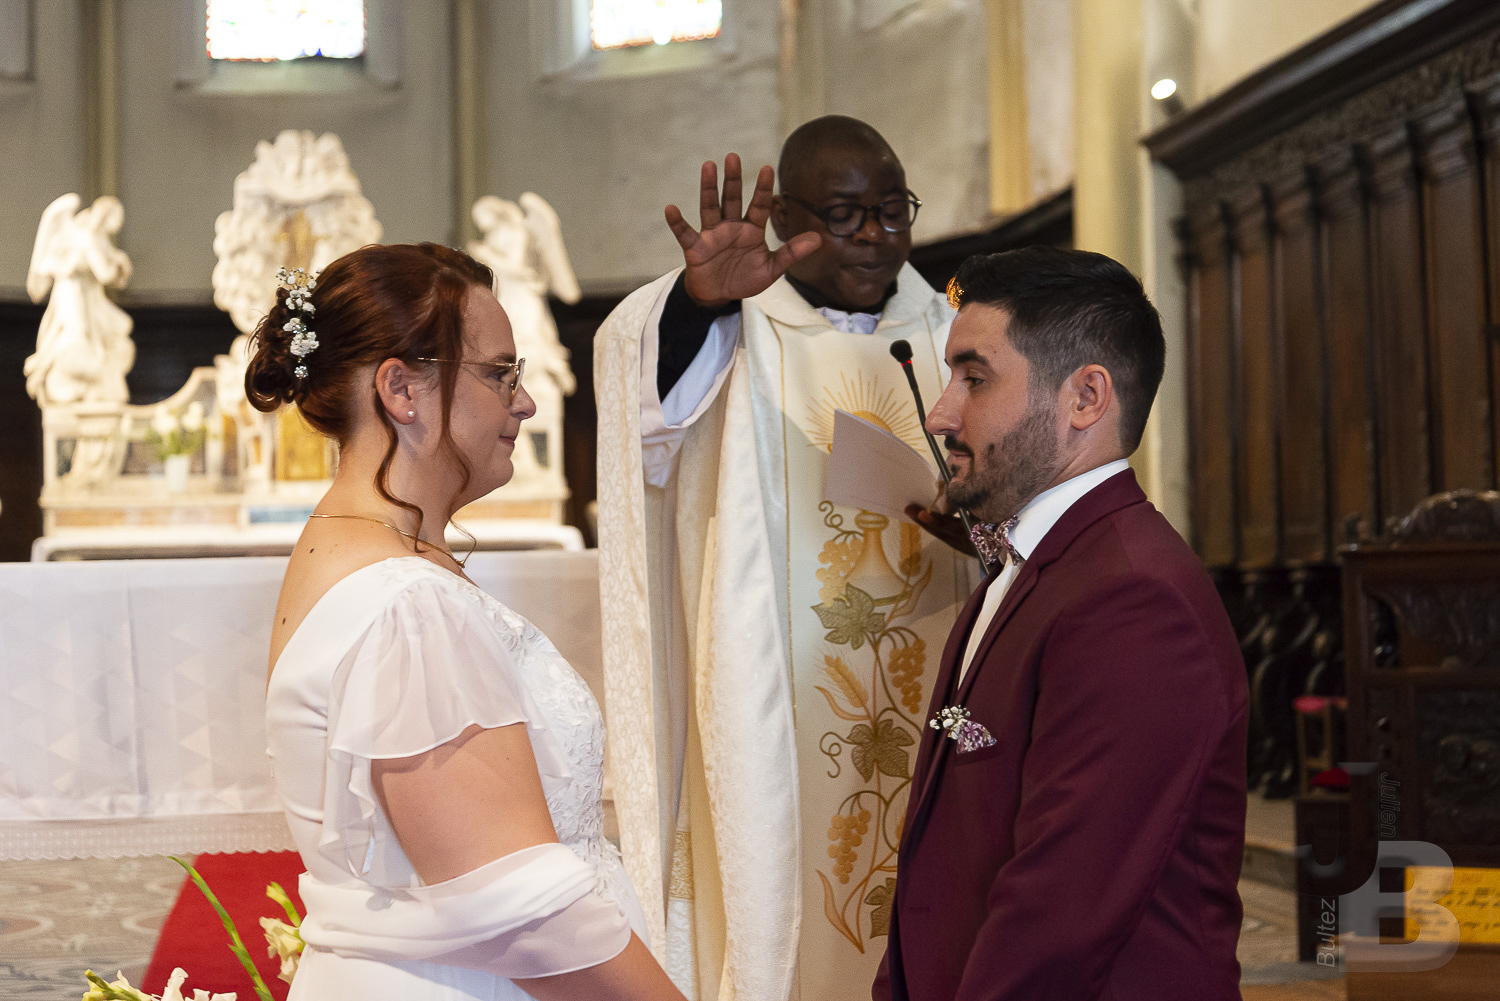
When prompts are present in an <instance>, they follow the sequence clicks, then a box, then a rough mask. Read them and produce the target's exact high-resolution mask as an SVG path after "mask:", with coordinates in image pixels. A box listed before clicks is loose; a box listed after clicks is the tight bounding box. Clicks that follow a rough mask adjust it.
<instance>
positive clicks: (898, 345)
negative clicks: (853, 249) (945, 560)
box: [891, 340, 994, 577]
mask: <svg viewBox="0 0 1500 1001" xmlns="http://www.w3.org/2000/svg"><path fill="white" fill-rule="evenodd" d="M891 357H892V358H894V359H896V361H898V362H900V363H901V370H902V371H903V372H905V373H906V383H907V385H909V386H910V387H911V397H912V399H913V400H914V401H915V402H916V404H917V423H919V424H921V425H922V434H923V435H924V436H925V437H926V438H927V447H928V448H930V449H932V457H933V458H934V459H936V460H937V467H938V472H940V473H942V474H943V485H944V486H947V485H948V484H951V483H952V482H953V473H952V471H951V470H949V469H948V461H947V460H946V459H944V458H943V450H942V449H940V448H938V443H937V439H936V438H934V437H933V436H932V432H931V431H929V430H927V410H926V408H925V407H923V406H922V390H921V389H919V388H918V387H917V374H916V373H915V372H913V371H912V367H911V344H910V343H908V342H907V341H905V340H895V341H891ZM956 510H957V511H958V519H959V521H961V522H963V525H964V531H965V532H968V533H970V534H972V533H973V531H974V522H973V519H971V518H970V517H969V512H968V511H966V510H964V509H963V508H957V509H956ZM979 565H980V566H981V567H983V568H984V575H985V576H986V577H988V576H990V574H992V573H994V570H993V568H991V567H990V564H989V561H988V560H986V559H985V558H984V555H983V554H980V556H979Z"/></svg>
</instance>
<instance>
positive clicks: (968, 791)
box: [873, 471, 1247, 1001]
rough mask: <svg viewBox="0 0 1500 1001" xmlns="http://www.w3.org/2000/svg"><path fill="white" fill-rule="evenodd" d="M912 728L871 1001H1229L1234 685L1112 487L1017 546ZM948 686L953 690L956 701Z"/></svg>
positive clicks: (1159, 531) (1242, 691) (1144, 510)
mask: <svg viewBox="0 0 1500 1001" xmlns="http://www.w3.org/2000/svg"><path fill="white" fill-rule="evenodd" d="M984 590H985V589H984V588H983V587H981V588H980V589H979V591H977V592H976V593H975V594H974V596H973V597H972V598H971V599H970V600H969V603H968V605H967V606H966V607H965V608H964V610H963V612H962V614H961V615H960V616H959V620H958V622H957V624H956V625H955V626H954V629H953V632H952V634H951V635H950V636H949V639H948V644H947V648H946V649H945V650H944V652H943V659H942V663H941V666H940V669H939V674H938V677H937V686H936V689H935V690H934V693H933V702H932V707H931V711H930V712H929V713H928V718H929V719H930V718H932V717H933V716H934V715H936V713H937V711H938V710H939V709H940V708H942V707H944V706H950V705H954V706H956V705H962V706H965V707H967V708H968V709H969V711H970V718H971V719H972V721H973V722H975V723H979V724H981V725H983V726H984V727H986V728H987V729H988V730H989V732H990V734H991V735H992V736H993V737H994V739H995V741H996V743H995V744H994V746H992V747H985V748H983V749H980V750H974V751H968V752H965V753H958V747H957V744H956V742H955V741H953V740H949V739H946V738H945V737H943V736H941V735H940V734H939V732H938V731H935V730H932V729H931V728H926V729H924V739H923V740H922V743H921V747H920V749H919V751H918V754H917V764H916V771H915V774H914V775H913V777H912V793H911V799H910V801H909V804H908V806H907V812H906V821H905V825H904V833H903V836H902V839H901V847H900V853H899V861H898V865H897V879H896V896H895V902H894V905H893V910H892V914H891V920H890V936H889V938H888V940H887V951H886V957H885V960H884V961H883V962H882V964H881V968H880V974H879V976H878V978H877V979H876V982H875V987H874V992H873V993H874V997H875V999H876V1001H888V999H897V1001H900V999H908V998H909V999H912V1001H951V999H962V1001H977V999H986V1001H1002V999H1003V1001H1023V999H1024V1001H1039V999H1044V998H1046V999H1066V1001H1087V999H1093V998H1107V999H1111V1001H1177V999H1181V1001H1220V999H1227V998H1234V999H1238V998H1239V996H1240V995H1239V964H1238V962H1236V960H1235V944H1236V942H1237V940H1238V938H1239V931H1240V922H1241V907H1240V899H1239V894H1238V891H1237V883H1238V879H1239V872H1240V862H1241V857H1242V853H1243V849H1244V826H1245V739H1246V737H1245V726H1246V707H1247V696H1246V682H1245V668H1244V663H1243V661H1242V660H1241V657H1240V653H1239V649H1238V646H1237V644H1236V642H1235V637H1234V634H1233V631H1232V630H1231V628H1230V625H1229V622H1228V619H1227V617H1226V615H1225V612H1224V608H1223V606H1222V604H1221V603H1220V601H1219V599H1218V596H1217V595H1216V594H1215V592H1214V588H1213V585H1212V584H1211V583H1210V581H1209V579H1208V576H1207V574H1206V573H1204V570H1203V567H1202V565H1201V564H1200V563H1199V561H1198V559H1197V557H1195V556H1194V555H1193V553H1192V551H1191V550H1190V549H1189V548H1188V547H1187V546H1186V545H1185V544H1184V543H1183V541H1182V539H1181V537H1179V536H1178V535H1177V533H1176V532H1175V531H1174V530H1173V529H1172V527H1171V526H1170V525H1169V524H1168V523H1167V521H1166V519H1165V518H1163V517H1162V516H1161V514H1160V513H1158V512H1157V511H1156V509H1155V508H1153V507H1152V506H1151V505H1150V504H1149V503H1148V502H1147V501H1146V497H1145V494H1143V493H1142V492H1141V489H1140V487H1139V486H1137V484H1136V480H1135V475H1134V473H1132V472H1129V471H1126V472H1122V473H1120V474H1118V475H1116V476H1113V477H1111V478H1110V479H1108V480H1106V481H1105V482H1104V483H1102V484H1100V485H1099V486H1098V487H1096V488H1095V489H1094V490H1092V491H1090V492H1089V493H1087V494H1085V495H1084V496H1083V497H1081V498H1080V499H1079V500H1078V501H1077V502H1076V503H1074V504H1073V506H1072V507H1070V508H1069V509H1068V510H1067V512H1066V513H1065V514H1063V516H1062V517H1061V518H1060V519H1059V520H1058V522H1057V523H1056V524H1055V525H1054V526H1053V527H1052V529H1051V530H1050V531H1049V532H1048V533H1047V534H1046V536H1044V537H1043V538H1042V540H1041V541H1040V542H1039V543H1038V545H1037V547H1036V549H1035V550H1034V551H1033V553H1032V554H1031V557H1030V559H1028V560H1027V561H1026V562H1025V563H1024V564H1023V565H1022V567H1021V569H1020V571H1019V573H1018V574H1017V575H1016V577H1015V580H1014V582H1013V583H1012V585H1011V588H1010V590H1009V591H1008V592H1007V593H1006V595H1005V597H1004V600H1003V601H1002V602H1001V604H1000V607H999V609H998V611H997V612H996V614H995V617H994V619H993V620H992V621H991V623H990V625H989V628H988V629H987V630H986V632H985V635H984V638H983V640H982V641H981V643H980V646H979V647H978V648H977V650H976V651H975V655H974V659H973V662H972V663H971V664H970V665H969V669H968V672H967V673H966V674H965V675H964V678H963V681H962V683H961V684H956V681H955V679H956V678H957V677H958V669H959V663H958V661H959V659H960V658H961V657H962V655H963V651H964V649H965V646H966V644H967V640H968V634H969V630H970V627H971V626H972V625H973V623H974V621H975V617H976V616H977V614H978V612H979V609H980V605H981V603H982V601H983V595H984ZM955 688H956V691H955Z"/></svg>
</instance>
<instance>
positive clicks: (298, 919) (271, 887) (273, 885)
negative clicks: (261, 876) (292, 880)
mask: <svg viewBox="0 0 1500 1001" xmlns="http://www.w3.org/2000/svg"><path fill="white" fill-rule="evenodd" d="M266 896H268V897H270V898H271V899H272V900H274V901H276V902H277V903H278V904H280V905H281V909H282V910H283V911H286V923H287V924H289V925H291V926H292V927H293V928H301V927H302V915H300V914H298V913H297V908H296V907H295V906H293V904H292V898H291V896H290V895H288V894H287V892H286V891H285V890H283V889H282V888H281V884H280V883H278V882H276V881H275V880H272V881H271V882H270V884H268V885H267V886H266Z"/></svg>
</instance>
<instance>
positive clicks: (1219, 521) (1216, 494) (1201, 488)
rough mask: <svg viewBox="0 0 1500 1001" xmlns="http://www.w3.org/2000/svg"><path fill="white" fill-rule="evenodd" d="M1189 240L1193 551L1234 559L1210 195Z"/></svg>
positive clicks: (1223, 333)
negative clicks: (1190, 270) (1190, 257)
mask: <svg viewBox="0 0 1500 1001" xmlns="http://www.w3.org/2000/svg"><path fill="white" fill-rule="evenodd" d="M1188 239H1189V241H1190V242H1189V244H1188V245H1189V246H1190V247H1191V253H1192V256H1193V258H1194V259H1195V260H1196V261H1197V262H1198V265H1197V266H1196V267H1194V268H1193V269H1192V272H1191V280H1190V284H1189V295H1190V296H1191V297H1192V298H1191V302H1190V304H1189V310H1188V315H1189V318H1190V319H1189V322H1190V324H1191V326H1192V330H1193V333H1192V336H1191V337H1190V339H1189V344H1190V346H1189V349H1188V350H1189V358H1188V371H1189V379H1188V396H1189V399H1190V402H1189V406H1190V407H1191V408H1192V411H1193V415H1194V427H1195V431H1196V433H1195V434H1194V435H1193V436H1192V452H1191V455H1190V457H1189V458H1190V461H1191V465H1192V478H1193V509H1194V511H1195V512H1198V514H1197V515H1196V516H1195V517H1194V519H1193V528H1194V535H1195V536H1196V541H1197V546H1198V552H1199V553H1200V554H1202V556H1203V558H1204V560H1205V561H1207V562H1208V563H1209V565H1211V566H1222V565H1227V564H1231V563H1235V562H1237V560H1238V545H1239V540H1238V530H1237V528H1236V525H1237V518H1236V509H1237V504H1236V499H1235V472H1234V471H1235V464H1236V459H1235V453H1236V451H1237V449H1238V444H1239V435H1238V433H1237V431H1236V423H1235V414H1236V410H1237V408H1236V406H1235V382H1236V379H1235V373H1234V358H1235V354H1234V351H1233V343H1232V340H1231V338H1230V327H1229V318H1230V313H1231V309H1230V295H1229V293H1230V288H1229V271H1228V267H1227V262H1228V257H1229V255H1228V252H1227V249H1226V243H1225V241H1226V239H1227V234H1226V232H1225V229H1224V217H1223V212H1222V209H1221V207H1220V205H1219V204H1218V203H1217V202H1211V203H1210V204H1209V205H1208V206H1207V208H1206V210H1205V211H1203V212H1202V213H1200V214H1199V215H1198V216H1197V217H1195V218H1194V219H1193V220H1192V225H1191V229H1190V231H1189V236H1188Z"/></svg>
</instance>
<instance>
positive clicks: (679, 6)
mask: <svg viewBox="0 0 1500 1001" xmlns="http://www.w3.org/2000/svg"><path fill="white" fill-rule="evenodd" d="M723 22H724V4H723V3H722V0H590V2H589V30H590V34H591V37H592V38H593V43H594V48H596V49H623V48H626V47H627V46H632V45H651V44H653V43H654V44H656V45H666V44H667V43H668V42H691V41H695V40H697V39H700V38H717V37H718V36H719V31H720V29H721V28H722V26H723Z"/></svg>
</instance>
